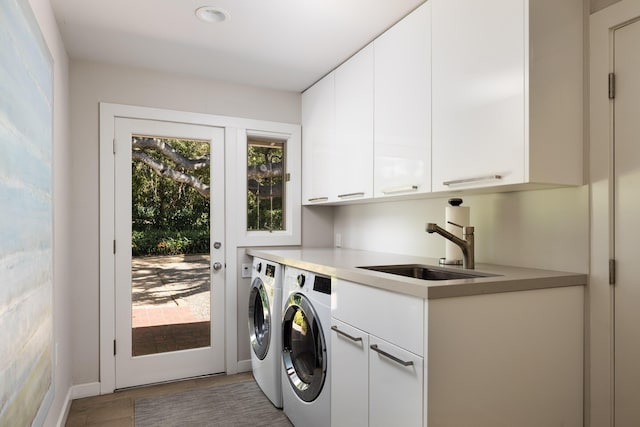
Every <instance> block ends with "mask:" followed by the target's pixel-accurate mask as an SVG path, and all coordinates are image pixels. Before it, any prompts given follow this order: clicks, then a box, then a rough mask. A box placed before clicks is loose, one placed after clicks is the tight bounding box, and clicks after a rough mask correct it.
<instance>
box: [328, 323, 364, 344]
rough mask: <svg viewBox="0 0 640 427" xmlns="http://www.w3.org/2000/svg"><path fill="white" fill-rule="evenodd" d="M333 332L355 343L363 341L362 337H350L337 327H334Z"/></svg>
mask: <svg viewBox="0 0 640 427" xmlns="http://www.w3.org/2000/svg"><path fill="white" fill-rule="evenodd" d="M331 330H332V331H336V332H337V333H338V334H340V335H342V336H343V337H347V338H349V339H350V340H351V341H354V342H358V341H362V337H354V336H353V335H349V334H348V333H346V332H344V331H341V330H340V329H338V327H337V326H332V327H331Z"/></svg>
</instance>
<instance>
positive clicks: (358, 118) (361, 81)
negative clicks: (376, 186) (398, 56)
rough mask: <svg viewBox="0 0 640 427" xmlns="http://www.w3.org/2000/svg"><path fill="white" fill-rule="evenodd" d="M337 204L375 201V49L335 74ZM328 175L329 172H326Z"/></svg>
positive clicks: (335, 178) (334, 172) (365, 50)
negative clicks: (351, 200) (363, 199)
mask: <svg viewBox="0 0 640 427" xmlns="http://www.w3.org/2000/svg"><path fill="white" fill-rule="evenodd" d="M335 85H336V147H335V148H336V150H337V153H336V154H337V155H336V161H335V164H334V167H332V168H331V173H332V174H334V181H333V182H334V188H333V190H334V194H333V196H335V197H336V200H338V201H340V200H350V199H359V198H370V197H373V45H372V44H370V45H369V46H367V47H365V48H364V49H362V50H361V51H360V52H358V53H357V54H355V55H354V56H353V57H352V58H350V59H349V60H348V61H347V62H345V63H344V64H342V65H341V66H340V67H338V68H337V69H336V71H335ZM327 172H328V171H327Z"/></svg>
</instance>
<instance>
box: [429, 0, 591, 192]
mask: <svg viewBox="0 0 640 427" xmlns="http://www.w3.org/2000/svg"><path fill="white" fill-rule="evenodd" d="M429 3H431V4H432V7H433V25H432V31H433V32H432V41H433V59H432V61H433V68H432V71H433V75H432V88H433V97H432V100H433V104H432V109H433V110H432V111H433V116H432V117H433V131H432V147H433V150H432V168H433V170H432V173H433V174H432V178H433V183H432V189H433V191H448V190H458V189H464V188H477V187H489V186H491V187H493V186H500V185H509V184H541V185H578V184H581V183H582V161H583V159H582V108H583V107H582V91H583V85H582V67H583V63H582V49H583V47H582V31H583V29H582V7H583V6H582V1H581V0H536V1H527V0H487V1H483V2H478V1H476V0H431V1H430V2H429Z"/></svg>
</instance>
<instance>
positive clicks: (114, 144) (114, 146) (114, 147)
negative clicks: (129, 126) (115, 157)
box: [113, 138, 116, 154]
mask: <svg viewBox="0 0 640 427" xmlns="http://www.w3.org/2000/svg"><path fill="white" fill-rule="evenodd" d="M113 154H116V139H115V138H113Z"/></svg>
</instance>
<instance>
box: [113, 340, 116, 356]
mask: <svg viewBox="0 0 640 427" xmlns="http://www.w3.org/2000/svg"><path fill="white" fill-rule="evenodd" d="M113 355H114V356H115V355H116V340H113Z"/></svg>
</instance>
